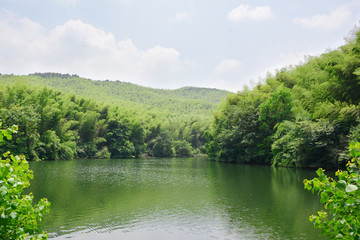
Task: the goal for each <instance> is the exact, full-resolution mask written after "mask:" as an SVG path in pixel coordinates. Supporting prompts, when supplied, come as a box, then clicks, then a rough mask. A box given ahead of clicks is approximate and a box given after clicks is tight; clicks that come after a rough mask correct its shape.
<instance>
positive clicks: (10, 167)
mask: <svg viewBox="0 0 360 240" xmlns="http://www.w3.org/2000/svg"><path fill="white" fill-rule="evenodd" d="M0 128H1V123H0ZM16 130H17V127H11V128H7V129H1V131H0V142H2V141H3V139H4V137H5V138H7V139H11V138H12V133H14V132H16ZM32 177H33V175H32V171H31V170H29V165H28V163H27V161H26V159H25V157H24V156H14V155H11V154H10V152H6V153H5V154H3V158H0V196H1V198H0V237H1V239H9V240H11V239H14V240H15V239H16V240H17V239H24V240H25V239H47V234H46V233H45V232H42V231H41V230H40V229H39V228H38V224H39V222H41V221H42V219H43V215H44V214H45V213H47V212H48V211H49V206H50V203H49V202H48V201H47V200H46V199H41V200H40V201H39V202H38V203H37V204H35V205H34V206H33V205H32V200H33V196H32V194H29V195H23V190H24V189H25V188H26V187H28V186H29V185H30V183H29V179H31V178H32Z"/></svg>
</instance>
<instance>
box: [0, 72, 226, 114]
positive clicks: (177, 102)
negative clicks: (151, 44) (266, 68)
mask: <svg viewBox="0 0 360 240" xmlns="http://www.w3.org/2000/svg"><path fill="white" fill-rule="evenodd" d="M19 82H22V83H24V84H26V85H30V86H35V87H44V86H45V87H48V88H52V89H54V90H57V91H62V92H65V93H74V94H76V95H79V96H84V97H86V98H91V99H94V100H96V101H99V102H102V103H104V104H111V105H121V106H122V107H124V108H128V109H129V110H133V109H139V108H140V109H143V110H151V111H157V110H159V112H166V113H167V114H168V113H171V114H174V115H179V114H182V115H184V114H186V115H187V114H201V115H208V114H209V113H211V112H212V111H213V110H215V109H216V108H217V106H218V103H219V102H220V101H221V99H223V98H225V97H226V95H227V94H228V93H229V92H228V91H225V90H218V89H210V88H196V87H184V88H180V89H176V90H165V89H153V88H148V87H142V86H139V85H136V84H132V83H127V82H120V81H93V80H90V79H85V78H80V77H78V76H76V75H69V74H57V73H36V74H30V75H28V76H14V75H1V76H0V83H2V84H11V83H19Z"/></svg>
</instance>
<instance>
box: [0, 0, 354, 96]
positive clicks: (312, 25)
mask: <svg viewBox="0 0 360 240" xmlns="http://www.w3.org/2000/svg"><path fill="white" fill-rule="evenodd" d="M359 20H360V1H359V0H342V1H339V0H316V1H313V0H290V1H289V0H272V1H269V0H267V1H266V0H252V1H250V0H247V1H242V0H221V1H220V0H101V1H100V0H31V1H29V0H0V73H3V74H4V73H14V74H28V73H34V72H60V73H70V74H78V75H80V76H82V77H86V78H91V79H94V80H106V79H109V80H120V81H126V82H132V83H136V84H140V85H143V86H149V87H155V88H166V89H174V88H179V87H183V86H199V87H211V88H220V89H227V90H230V91H234V92H235V91H238V90H241V89H242V87H243V86H244V85H249V84H250V85H251V84H253V83H255V82H257V81H259V79H263V78H264V77H265V76H266V73H267V72H273V71H275V69H280V68H282V67H285V66H287V65H291V64H298V63H299V62H301V61H303V60H304V56H306V55H319V54H321V53H323V52H325V51H328V50H329V49H335V48H337V47H339V46H340V45H342V44H344V43H345V41H344V38H346V37H347V36H349V33H350V31H351V30H353V29H354V27H355V25H359Z"/></svg>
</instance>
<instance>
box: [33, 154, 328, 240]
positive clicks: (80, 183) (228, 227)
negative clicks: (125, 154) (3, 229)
mask: <svg viewBox="0 0 360 240" xmlns="http://www.w3.org/2000/svg"><path fill="white" fill-rule="evenodd" d="M30 168H31V169H32V170H33V171H34V176H35V177H34V179H33V180H32V181H31V187H30V191H31V192H33V193H34V195H35V198H36V200H38V199H39V198H42V197H47V198H48V199H49V201H50V202H51V212H50V213H49V214H48V215H47V216H46V217H45V221H44V224H43V225H42V228H43V229H44V230H46V231H48V233H49V238H52V239H90V240H92V239H94V240H95V239H96V240H98V239H106V240H108V239H110V240H112V239H156V240H161V239H167V240H168V239H186V240H192V239H196V240H198V239H200V240H202V239H247V240H248V239H276V240H279V239H284V240H285V239H286V240H289V239H306V240H311V239H317V240H319V239H325V238H323V237H322V236H321V235H320V233H319V232H318V230H314V229H313V226H312V224H311V223H310V222H309V221H308V216H309V215H311V214H313V213H315V212H316V210H318V209H320V204H319V199H318V198H317V197H316V196H313V195H312V194H311V193H310V192H308V191H306V190H304V189H303V184H302V181H303V179H304V178H313V177H314V173H313V171H300V170H294V169H274V168H270V167H264V166H246V165H245V166H244V165H232V164H221V163H215V162H210V161H207V160H205V159H199V158H187V159H129V160H123V159H121V160H115V159H108V160H74V161H47V162H31V163H30Z"/></svg>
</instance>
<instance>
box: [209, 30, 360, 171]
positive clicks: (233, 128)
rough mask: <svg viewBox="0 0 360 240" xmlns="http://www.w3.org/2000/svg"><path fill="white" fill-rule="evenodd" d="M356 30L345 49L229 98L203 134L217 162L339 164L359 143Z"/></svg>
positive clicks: (359, 46)
mask: <svg viewBox="0 0 360 240" xmlns="http://www.w3.org/2000/svg"><path fill="white" fill-rule="evenodd" d="M359 103H360V32H357V33H356V34H355V35H354V36H353V37H352V38H351V39H350V40H348V42H347V44H346V45H344V46H342V47H340V48H338V49H336V50H333V51H330V52H327V53H325V54H322V55H321V56H320V57H310V58H309V59H308V60H307V62H306V63H305V64H303V65H300V66H296V67H289V68H286V69H282V70H280V71H278V72H277V73H276V74H275V75H272V76H268V77H267V79H266V81H265V82H264V83H262V84H260V83H259V84H258V85H257V86H256V87H255V88H254V89H252V90H244V91H241V92H239V93H237V94H233V95H229V96H228V98H227V99H226V101H224V102H223V103H222V104H221V107H220V109H219V110H218V112H217V113H216V114H215V120H214V123H213V125H212V128H211V130H209V131H208V132H207V133H206V136H207V143H206V149H207V152H208V155H209V156H210V157H211V158H212V159H215V160H217V161H224V162H241V163H255V164H272V165H275V166H285V167H319V166H321V167H327V168H335V167H341V166H344V164H345V163H346V162H347V161H348V160H349V154H348V152H347V151H346V149H347V146H348V144H349V141H359V140H360V125H359V122H360V118H359V117H360V105H359Z"/></svg>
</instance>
